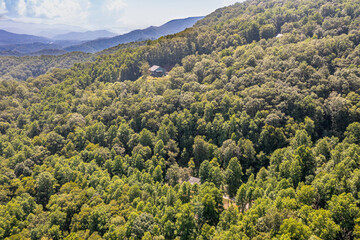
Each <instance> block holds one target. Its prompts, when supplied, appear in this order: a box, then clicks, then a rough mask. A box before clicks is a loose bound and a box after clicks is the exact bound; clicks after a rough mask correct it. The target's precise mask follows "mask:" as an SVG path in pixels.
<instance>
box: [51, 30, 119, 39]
mask: <svg viewBox="0 0 360 240" xmlns="http://www.w3.org/2000/svg"><path fill="white" fill-rule="evenodd" d="M114 36H116V34H115V33H113V32H109V31H106V30H97V31H86V32H69V33H66V34H59V35H56V36H54V37H53V38H52V39H53V40H67V41H91V40H95V39H99V38H110V37H114Z"/></svg>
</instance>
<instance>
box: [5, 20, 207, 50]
mask: <svg viewBox="0 0 360 240" xmlns="http://www.w3.org/2000/svg"><path fill="white" fill-rule="evenodd" d="M201 19H203V17H189V18H185V19H176V20H172V21H169V22H167V23H165V24H164V25H161V26H159V27H154V26H151V27H148V28H146V29H142V30H134V31H131V32H129V33H126V34H122V35H118V36H115V37H112V36H114V35H115V34H114V33H112V32H109V31H106V30H98V31H87V32H69V33H66V34H60V35H56V36H55V37H53V38H45V37H38V36H33V35H26V34H16V33H11V32H8V31H5V30H0V56H32V55H40V54H50V55H59V54H61V53H66V52H75V51H77V52H85V53H95V52H100V51H103V50H105V49H108V48H112V47H115V46H117V45H119V44H125V43H131V42H139V41H144V40H154V39H158V38H160V37H162V36H166V35H170V34H175V33H178V32H181V31H183V30H185V29H186V28H190V27H192V26H194V24H195V23H196V22H197V21H199V20H201ZM109 36H110V37H109ZM87 39H94V40H90V41H87Z"/></svg>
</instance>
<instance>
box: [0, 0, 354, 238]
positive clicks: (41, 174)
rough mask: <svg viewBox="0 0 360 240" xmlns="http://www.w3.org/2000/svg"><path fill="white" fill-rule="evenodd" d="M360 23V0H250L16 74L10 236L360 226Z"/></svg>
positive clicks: (297, 232) (9, 137)
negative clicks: (153, 34)
mask: <svg viewBox="0 0 360 240" xmlns="http://www.w3.org/2000/svg"><path fill="white" fill-rule="evenodd" d="M359 25H360V1H359V0H333V1H314V0H312V1H310V0H289V1H287V0H261V1H260V0H250V1H246V2H244V3H239V4H235V5H233V6H231V7H227V8H223V9H220V10H217V11H216V12H214V13H212V14H211V15H209V16H207V17H206V18H204V19H203V20H202V21H200V22H199V23H198V24H197V25H196V26H195V27H193V28H191V29H188V30H186V31H184V32H182V33H179V34H176V35H172V36H167V37H163V38H160V39H159V40H156V41H148V42H147V43H146V44H145V43H143V45H140V46H137V47H134V46H133V47H131V48H124V49H121V46H120V47H119V48H120V50H118V51H116V52H115V49H113V50H109V52H108V53H112V54H104V55H101V56H99V57H98V58H97V59H96V60H94V62H88V63H77V64H75V65H74V67H72V68H71V69H70V70H61V69H54V70H53V71H52V72H50V73H48V74H46V75H42V76H40V77H38V78H30V79H29V80H28V81H25V82H24V81H14V80H7V81H6V80H4V81H2V82H1V83H0V163H1V168H0V171H1V177H0V202H1V205H0V238H1V239H68V240H70V239H71V240H72V239H106V240H108V239H109V240H110V239H111V240H112V239H184V240H185V239H201V240H205V239H278V240H280V239H281V240H285V239H286V240H287V239H295V240H301V239H304V240H305V239H314V240H316V239H358V238H360V208H359V206H360V205H359V198H360V195H359V191H360V169H359V167H360V145H359V144H360V123H359V119H360V71H359V70H360V69H359V67H360V46H359V43H360V30H359V29H360V28H359V27H360V26H359ZM154 64H156V65H160V66H167V67H173V68H172V70H171V71H170V72H169V76H166V77H163V78H152V77H150V76H149V72H148V68H149V66H150V65H154ZM190 176H194V177H199V178H200V180H201V184H200V185H199V184H194V185H191V184H190V183H189V182H188V180H189V177H190ZM224 195H225V197H229V198H233V199H234V201H230V200H229V199H228V198H226V199H223V196H224Z"/></svg>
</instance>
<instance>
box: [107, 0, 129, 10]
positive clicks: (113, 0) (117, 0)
mask: <svg viewBox="0 0 360 240" xmlns="http://www.w3.org/2000/svg"><path fill="white" fill-rule="evenodd" d="M125 7H126V2H125V1H124V0H106V2H105V8H106V10H107V11H108V12H119V11H121V10H123V9H124V8H125Z"/></svg>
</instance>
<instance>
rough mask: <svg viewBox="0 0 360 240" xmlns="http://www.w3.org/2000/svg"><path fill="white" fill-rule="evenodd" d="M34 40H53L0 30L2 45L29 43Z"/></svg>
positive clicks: (0, 43)
mask: <svg viewBox="0 0 360 240" xmlns="http://www.w3.org/2000/svg"><path fill="white" fill-rule="evenodd" d="M34 42H39V43H49V42H51V40H49V39H47V38H43V37H37V36H33V35H27V34H16V33H11V32H7V31H5V30H0V45H9V44H28V43H34Z"/></svg>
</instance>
